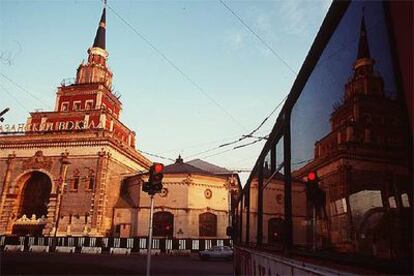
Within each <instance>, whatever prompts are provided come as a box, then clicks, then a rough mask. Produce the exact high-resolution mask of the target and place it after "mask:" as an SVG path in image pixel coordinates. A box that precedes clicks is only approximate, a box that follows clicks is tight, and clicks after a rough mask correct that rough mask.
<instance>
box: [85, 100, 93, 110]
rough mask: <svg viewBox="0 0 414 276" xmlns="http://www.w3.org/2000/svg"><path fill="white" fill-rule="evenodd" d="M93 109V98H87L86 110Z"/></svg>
mask: <svg viewBox="0 0 414 276" xmlns="http://www.w3.org/2000/svg"><path fill="white" fill-rule="evenodd" d="M92 109H93V100H86V102H85V110H92Z"/></svg>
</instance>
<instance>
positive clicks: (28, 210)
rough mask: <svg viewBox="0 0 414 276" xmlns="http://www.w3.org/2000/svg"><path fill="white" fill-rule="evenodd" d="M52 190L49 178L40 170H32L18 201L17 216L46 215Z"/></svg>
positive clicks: (37, 216) (38, 216)
mask: <svg viewBox="0 0 414 276" xmlns="http://www.w3.org/2000/svg"><path fill="white" fill-rule="evenodd" d="M51 190H52V183H51V181H50V178H49V177H48V176H47V175H46V174H44V173H41V172H33V173H32V175H31V176H30V178H29V179H28V180H27V181H26V183H25V184H24V187H23V192H22V199H21V201H20V210H19V217H21V216H23V215H26V216H27V218H31V217H32V216H33V215H36V218H40V217H41V216H45V217H46V216H47V205H48V203H49V196H50V192H51Z"/></svg>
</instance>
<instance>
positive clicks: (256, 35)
mask: <svg viewBox="0 0 414 276" xmlns="http://www.w3.org/2000/svg"><path fill="white" fill-rule="evenodd" d="M218 1H219V2H220V3H221V4H222V5H223V6H224V7H225V8H226V9H227V10H228V11H230V13H231V14H233V15H234V16H235V17H236V18H237V19H238V20H239V22H240V23H241V24H242V25H243V26H244V27H245V28H246V29H247V30H248V31H249V32H251V33H252V34H253V35H254V36H255V37H256V38H257V39H258V40H259V41H260V42H261V43H262V44H263V45H264V46H265V47H266V48H267V49H268V50H269V51H270V52H271V53H272V54H273V56H275V57H276V58H277V59H278V60H280V61H281V62H282V63H283V64H284V65H285V66H286V67H287V68H288V69H289V71H291V72H292V73H293V74H294V75H295V76H297V74H298V73H297V72H296V71H295V70H294V69H293V68H292V67H291V66H290V65H289V64H288V63H287V62H286V61H285V60H284V59H283V58H282V56H281V55H279V54H278V53H277V52H276V51H275V50H274V49H273V48H272V47H270V45H269V44H268V43H267V42H266V41H265V40H264V39H263V38H261V37H260V35H258V34H257V32H255V31H254V30H253V29H252V28H251V27H250V26H249V25H248V24H247V23H246V22H245V21H244V20H243V19H242V18H241V16H240V15H238V14H237V13H236V12H235V11H234V10H233V9H231V8H230V7H229V6H228V5H227V4H226V3H225V2H224V1H223V0H218Z"/></svg>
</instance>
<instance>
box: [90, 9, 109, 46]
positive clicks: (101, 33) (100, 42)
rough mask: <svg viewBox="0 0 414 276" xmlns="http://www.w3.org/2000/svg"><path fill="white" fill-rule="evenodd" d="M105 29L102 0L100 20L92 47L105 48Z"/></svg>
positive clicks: (104, 13) (104, 10) (104, 12)
mask: <svg viewBox="0 0 414 276" xmlns="http://www.w3.org/2000/svg"><path fill="white" fill-rule="evenodd" d="M105 31H106V1H104V7H103V10H102V16H101V20H100V21H99V27H98V30H97V31H96V36H95V40H94V42H93V46H92V48H101V49H102V50H105V42H106V41H105Z"/></svg>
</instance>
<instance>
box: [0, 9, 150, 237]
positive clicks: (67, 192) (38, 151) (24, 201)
mask: <svg viewBox="0 0 414 276" xmlns="http://www.w3.org/2000/svg"><path fill="white" fill-rule="evenodd" d="M105 16H106V15H105V8H104V9H103V12H102V17H101V20H100V22H99V27H98V30H97V32H96V36H95V40H94V42H93V46H92V47H91V48H89V49H88V60H87V62H86V63H82V64H81V65H80V66H79V67H78V69H77V73H76V78H75V79H74V80H73V81H63V82H62V85H61V86H60V87H59V88H58V90H57V93H56V103H55V109H54V111H49V112H32V113H30V117H29V118H28V120H27V123H26V124H20V125H18V126H10V125H2V126H1V127H0V133H1V134H0V190H1V197H0V235H10V234H16V235H27V234H30V235H49V236H52V235H57V236H85V235H87V236H108V235H109V234H110V233H111V232H112V225H113V207H114V205H115V203H116V202H117V199H118V192H119V190H120V189H119V187H120V183H121V180H122V179H123V178H124V177H125V175H128V174H134V173H136V172H137V171H143V170H146V169H148V167H149V166H150V165H151V161H150V160H148V159H147V158H145V157H144V156H142V155H141V154H140V153H139V152H138V151H137V150H136V149H135V132H134V131H132V130H130V129H129V128H128V127H127V126H125V125H124V124H123V123H122V122H121V121H120V114H121V109H122V105H121V102H120V101H119V97H117V95H115V94H114V93H113V90H112V72H111V71H110V70H109V68H108V65H107V59H108V52H107V51H106V47H105V30H106V18H105Z"/></svg>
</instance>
